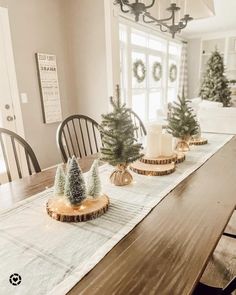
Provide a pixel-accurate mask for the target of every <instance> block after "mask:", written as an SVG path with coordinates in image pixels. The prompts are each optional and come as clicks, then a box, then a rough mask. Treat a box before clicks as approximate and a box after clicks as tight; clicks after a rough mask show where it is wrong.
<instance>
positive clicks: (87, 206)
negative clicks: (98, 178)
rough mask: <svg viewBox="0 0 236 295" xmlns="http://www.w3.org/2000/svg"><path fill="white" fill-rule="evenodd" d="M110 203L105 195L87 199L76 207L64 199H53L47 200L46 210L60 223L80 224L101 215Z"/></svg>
mask: <svg viewBox="0 0 236 295" xmlns="http://www.w3.org/2000/svg"><path fill="white" fill-rule="evenodd" d="M109 204H110V201H109V198H108V197H107V196H106V195H102V196H100V197H97V198H92V197H88V198H86V199H85V200H84V201H82V202H81V204H80V205H78V206H72V205H71V204H70V202H69V201H68V199H67V198H65V197H59V196H58V197H53V198H51V199H49V200H48V202H47V204H46V210H47V213H48V215H49V216H51V217H52V218H53V219H56V220H58V221H62V222H82V221H88V220H92V219H96V218H98V217H99V216H101V215H103V214H104V213H105V212H106V211H107V210H108V207H109Z"/></svg>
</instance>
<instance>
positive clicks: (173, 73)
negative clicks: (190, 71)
mask: <svg viewBox="0 0 236 295" xmlns="http://www.w3.org/2000/svg"><path fill="white" fill-rule="evenodd" d="M169 79H170V82H172V83H173V82H175V81H176V79H177V66H176V65H175V64H171V66H170V71H169Z"/></svg>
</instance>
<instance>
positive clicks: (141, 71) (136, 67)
mask: <svg viewBox="0 0 236 295" xmlns="http://www.w3.org/2000/svg"><path fill="white" fill-rule="evenodd" d="M133 73H134V77H135V78H136V79H137V82H138V83H142V82H143V81H144V79H145V78H146V67H145V64H144V62H143V61H142V60H141V59H137V60H136V61H135V62H134V63H133Z"/></svg>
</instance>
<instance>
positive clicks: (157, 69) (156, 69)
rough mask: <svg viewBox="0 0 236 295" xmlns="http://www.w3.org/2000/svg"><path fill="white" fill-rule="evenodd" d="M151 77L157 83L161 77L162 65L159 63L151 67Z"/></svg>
mask: <svg viewBox="0 0 236 295" xmlns="http://www.w3.org/2000/svg"><path fill="white" fill-rule="evenodd" d="M152 77H153V80H154V81H156V82H158V81H160V80H161V77H162V65H161V64H160V63H159V62H154V64H153V66H152Z"/></svg>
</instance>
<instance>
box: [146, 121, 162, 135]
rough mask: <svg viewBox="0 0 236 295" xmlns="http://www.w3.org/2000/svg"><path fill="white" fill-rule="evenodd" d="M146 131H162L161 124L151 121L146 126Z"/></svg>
mask: <svg viewBox="0 0 236 295" xmlns="http://www.w3.org/2000/svg"><path fill="white" fill-rule="evenodd" d="M148 131H150V132H155V133H162V125H161V124H158V123H152V124H150V125H149V126H148Z"/></svg>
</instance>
